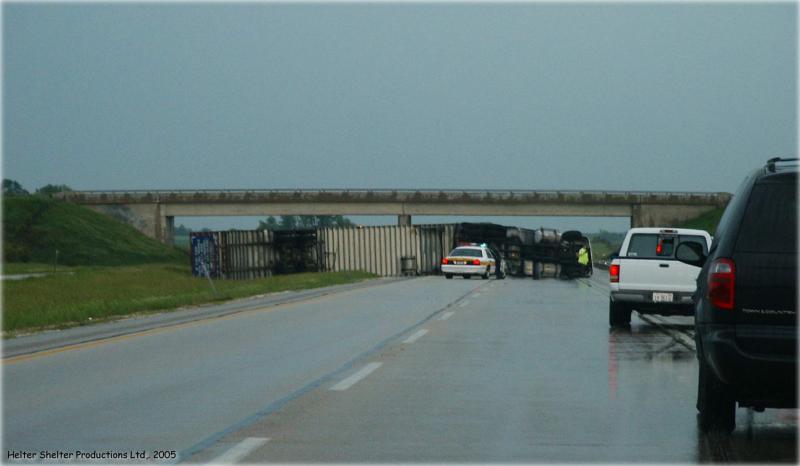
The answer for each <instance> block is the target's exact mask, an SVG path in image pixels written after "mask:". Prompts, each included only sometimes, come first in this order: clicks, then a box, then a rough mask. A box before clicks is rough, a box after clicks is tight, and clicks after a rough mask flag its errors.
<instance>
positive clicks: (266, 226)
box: [258, 215, 280, 230]
mask: <svg viewBox="0 0 800 466" xmlns="http://www.w3.org/2000/svg"><path fill="white" fill-rule="evenodd" d="M279 228H280V224H278V220H277V219H276V218H275V217H273V216H272V215H270V216H269V217H267V221H266V222H265V221H264V220H259V222H258V229H259V230H278V229H279Z"/></svg>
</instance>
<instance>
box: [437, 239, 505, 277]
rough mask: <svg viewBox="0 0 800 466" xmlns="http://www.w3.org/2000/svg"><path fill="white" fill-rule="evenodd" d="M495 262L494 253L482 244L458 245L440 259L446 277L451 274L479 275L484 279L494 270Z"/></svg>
mask: <svg viewBox="0 0 800 466" xmlns="http://www.w3.org/2000/svg"><path fill="white" fill-rule="evenodd" d="M496 263H497V261H496V260H495V259H494V255H493V254H492V253H491V252H490V251H489V248H488V247H486V246H484V245H475V246H459V247H457V248H455V249H453V250H452V251H450V254H448V255H447V257H445V258H444V259H442V273H443V274H444V278H448V279H450V278H453V275H461V276H462V277H464V278H470V277H472V276H473V275H480V276H481V278H483V279H484V280H486V279H487V278H489V275H491V274H494V273H495V272H496V270H495V269H496Z"/></svg>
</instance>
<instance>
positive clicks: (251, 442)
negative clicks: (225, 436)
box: [211, 437, 269, 464]
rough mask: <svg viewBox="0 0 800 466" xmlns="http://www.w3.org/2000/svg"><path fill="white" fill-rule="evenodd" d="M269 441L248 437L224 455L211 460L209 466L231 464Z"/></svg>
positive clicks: (265, 438)
mask: <svg viewBox="0 0 800 466" xmlns="http://www.w3.org/2000/svg"><path fill="white" fill-rule="evenodd" d="M268 441H269V438H268V437H250V438H246V439H244V440H242V441H241V442H239V443H237V444H236V445H234V446H233V447H231V448H230V449H229V450H228V451H226V452H225V453H223V454H221V455H219V456H218V457H216V458H214V459H213V460H211V464H233V463H236V462H238V461H240V460H241V459H243V458H244V457H245V456H247V455H249V454H250V453H252V452H253V450H255V449H256V448H259V447H260V446H261V445H264V444H265V443H267V442H268Z"/></svg>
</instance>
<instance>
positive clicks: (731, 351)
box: [696, 324, 797, 408]
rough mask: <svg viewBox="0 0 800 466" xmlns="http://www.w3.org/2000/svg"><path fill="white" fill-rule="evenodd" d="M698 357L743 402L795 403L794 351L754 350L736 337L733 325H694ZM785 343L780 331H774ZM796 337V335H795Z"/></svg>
mask: <svg viewBox="0 0 800 466" xmlns="http://www.w3.org/2000/svg"><path fill="white" fill-rule="evenodd" d="M696 335H697V339H698V340H699V341H698V343H699V346H698V353H697V354H698V358H705V361H706V362H707V363H708V365H709V366H710V367H711V369H712V370H713V371H714V373H715V374H716V375H717V377H718V378H719V379H720V380H721V381H723V382H725V383H726V384H729V385H730V386H731V387H733V389H734V392H735V393H736V400H737V401H739V404H741V405H743V406H762V407H773V408H794V407H796V406H797V355H796V354H766V353H757V352H755V351H750V350H746V349H744V348H742V346H741V345H740V344H739V343H738V342H737V341H736V330H735V327H732V326H730V325H725V326H722V325H711V324H704V325H698V326H697V334H696ZM775 338H777V339H780V340H781V343H785V340H786V337H785V336H784V335H776V337H775ZM795 341H796V338H795Z"/></svg>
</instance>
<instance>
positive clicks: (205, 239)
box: [191, 232, 219, 277]
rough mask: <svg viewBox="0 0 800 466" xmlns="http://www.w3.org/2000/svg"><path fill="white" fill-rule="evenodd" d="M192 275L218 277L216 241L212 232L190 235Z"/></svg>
mask: <svg viewBox="0 0 800 466" xmlns="http://www.w3.org/2000/svg"><path fill="white" fill-rule="evenodd" d="M191 237H192V253H191V256H192V275H193V276H195V277H205V276H210V277H218V276H219V264H218V263H217V240H216V237H215V236H214V233H212V232H198V233H192V235H191Z"/></svg>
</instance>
